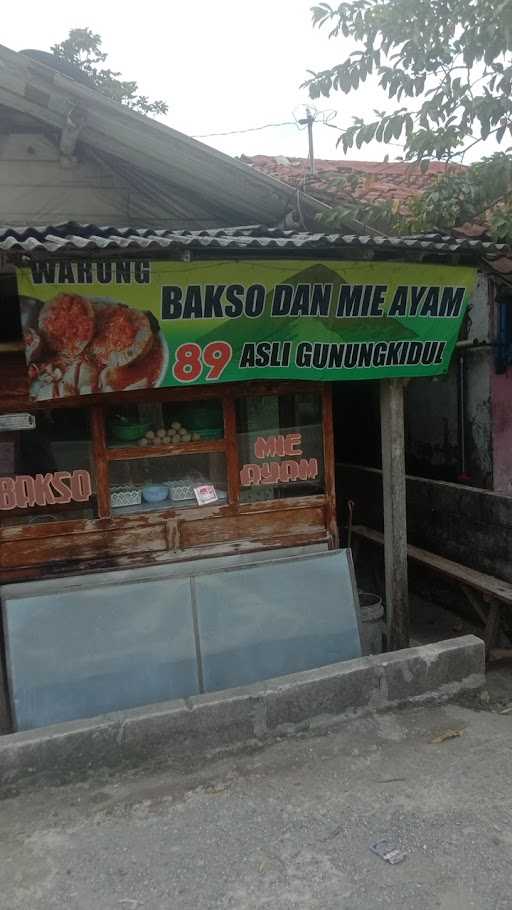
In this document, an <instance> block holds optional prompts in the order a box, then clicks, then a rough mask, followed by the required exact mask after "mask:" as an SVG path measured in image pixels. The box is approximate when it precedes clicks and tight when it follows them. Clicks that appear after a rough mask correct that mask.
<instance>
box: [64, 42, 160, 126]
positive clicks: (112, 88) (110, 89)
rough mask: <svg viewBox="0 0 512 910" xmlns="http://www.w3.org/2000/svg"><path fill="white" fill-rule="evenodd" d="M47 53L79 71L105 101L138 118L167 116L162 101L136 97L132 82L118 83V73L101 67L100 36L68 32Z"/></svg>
mask: <svg viewBox="0 0 512 910" xmlns="http://www.w3.org/2000/svg"><path fill="white" fill-rule="evenodd" d="M51 51H52V54H54V55H55V57H57V58H58V59H59V60H62V61H63V62H64V63H69V64H72V65H73V66H76V67H78V68H79V69H80V70H82V72H84V73H85V74H86V76H88V77H89V80H90V81H91V83H92V84H93V85H95V86H96V88H98V89H99V90H100V92H102V94H103V95H106V96H107V97H108V98H112V99H113V100H114V101H119V102H120V103H121V104H125V105H126V106H127V107H129V108H131V109H132V110H134V111H139V112H140V113H142V114H166V113H167V111H168V106H167V104H166V103H165V101H150V100H149V98H147V97H146V95H140V94H139V93H138V85H137V83H136V82H134V81H128V80H123V79H119V76H120V75H121V74H120V73H117V72H114V70H111V69H108V68H107V67H105V66H104V65H103V64H104V63H105V62H106V60H107V57H108V54H107V53H105V51H103V50H102V39H101V36H100V35H97V34H95V33H94V32H93V31H91V29H90V28H72V29H71V30H70V32H69V35H68V37H67V38H65V39H64V41H61V42H60V44H54V45H53V47H52V48H51Z"/></svg>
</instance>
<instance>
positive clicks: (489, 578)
mask: <svg viewBox="0 0 512 910" xmlns="http://www.w3.org/2000/svg"><path fill="white" fill-rule="evenodd" d="M352 536H354V537H355V538H357V539H358V540H369V541H371V542H372V543H377V544H380V545H381V546H384V534H382V533H381V532H380V531H374V530H373V528H367V527H365V526H364V525H354V527H353V528H352ZM407 555H408V557H409V559H412V560H413V561H414V562H416V563H419V564H420V565H422V566H426V568H428V569H431V570H433V571H434V572H438V573H439V574H440V575H443V576H444V577H445V578H449V579H451V580H452V581H454V582H457V583H458V584H459V585H460V587H461V588H462V590H463V592H464V594H465V595H466V598H467V600H468V601H469V603H470V604H471V606H472V607H473V609H474V610H475V612H476V613H477V614H478V616H479V618H480V619H481V620H482V622H483V624H484V641H485V650H486V654H487V656H488V657H494V658H499V657H512V648H506V649H503V648H494V644H495V641H496V635H497V633H498V629H499V625H500V622H501V610H502V607H512V584H509V583H508V582H507V581H502V580H501V579H500V578H495V577H494V576H493V575H486V574H485V573H484V572H477V571H476V570H475V569H468V568H467V566H462V565H460V563H458V562H452V560H451V559H446V558H445V557H444V556H437V555H436V554H435V553H429V552H428V550H422V549H420V547H413V546H412V545H411V544H408V545H407ZM354 558H355V555H354ZM486 605H487V607H488V609H487V610H486Z"/></svg>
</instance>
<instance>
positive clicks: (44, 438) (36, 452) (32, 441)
mask: <svg viewBox="0 0 512 910" xmlns="http://www.w3.org/2000/svg"><path fill="white" fill-rule="evenodd" d="M29 418H30V420H29ZM6 425H7V426H8V427H9V423H7V424H6ZM10 426H11V427H12V428H11V429H9V428H8V429H6V430H0V506H1V508H0V526H2V527H9V526H12V525H19V524H27V523H28V524H36V523H44V522H48V521H56V520H63V519H75V518H92V517H94V515H95V514H96V510H95V475H94V470H93V465H92V457H91V428H90V421H89V411H88V410H87V409H85V408H55V409H51V410H50V409H48V410H47V409H45V410H44V411H42V410H39V411H36V412H34V413H33V414H19V415H13V418H12V420H11V422H10ZM17 427H20V428H17ZM22 427H23V428H22Z"/></svg>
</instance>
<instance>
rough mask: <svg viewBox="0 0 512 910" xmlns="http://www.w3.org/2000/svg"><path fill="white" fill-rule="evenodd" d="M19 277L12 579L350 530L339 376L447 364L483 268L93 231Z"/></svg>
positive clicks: (6, 570)
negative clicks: (220, 247) (109, 242)
mask: <svg viewBox="0 0 512 910" xmlns="http://www.w3.org/2000/svg"><path fill="white" fill-rule="evenodd" d="M17 280H18V292H19V301H20V318H21V330H22V338H23V341H22V344H23V352H22V353H16V352H11V353H10V354H9V355H8V356H7V355H5V357H4V360H3V367H2V372H3V375H4V376H6V377H7V381H6V382H5V383H4V393H3V395H2V398H1V400H0V583H1V584H2V585H4V586H9V585H10V584H12V583H19V582H22V583H26V582H31V581H38V580H40V581H41V583H46V582H48V580H49V579H55V578H58V577H62V578H66V579H70V578H71V579H75V580H76V579H80V578H84V576H86V575H87V576H89V575H90V573H96V572H101V571H105V570H108V571H109V572H111V571H112V570H123V571H125V572H126V571H128V570H131V569H133V570H134V571H135V570H138V569H140V568H141V567H151V566H161V565H167V564H170V563H188V562H191V561H195V560H199V559H201V558H205V559H206V558H211V557H233V556H234V555H237V554H238V555H240V556H242V555H243V554H246V553H257V552H265V551H282V550H285V549H290V550H291V548H303V547H313V548H316V549H318V548H326V549H329V550H332V549H335V548H336V547H337V546H338V542H339V541H338V530H337V523H336V496H335V482H334V476H335V454H334V445H333V424H332V420H333V418H332V387H331V382H332V381H333V380H338V379H386V378H390V377H398V378H400V377H406V376H411V375H412V376H421V375H436V374H437V373H440V372H444V371H445V370H446V369H447V366H448V364H449V361H450V357H451V354H452V352H453V349H454V346H455V342H456V339H457V335H458V332H459V329H460V325H461V321H462V319H463V316H464V312H465V308H466V306H467V302H468V298H469V295H470V293H471V289H472V286H473V282H474V270H473V269H471V268H465V267H458V268H454V267H453V266H450V265H425V266H424V265H421V264H418V263H403V262H375V263H368V262H358V261H337V260H332V259H331V260H326V261H322V262H318V261H316V260H312V259H302V260H301V259H292V258H290V259H277V258H275V257H271V256H269V257H268V258H267V259H251V258H247V259H240V258H225V259H222V260H214V259H212V258H209V259H208V258H203V259H196V260H195V261H188V257H185V260H183V258H181V257H180V258H178V257H176V256H175V257H174V258H173V259H171V258H169V256H167V257H165V258H164V257H163V256H162V254H160V255H159V256H157V255H154V256H152V257H150V256H148V255H142V254H141V253H140V252H138V253H133V252H132V253H131V254H130V256H129V257H128V256H127V255H126V253H123V252H122V251H120V250H117V251H115V253H114V254H112V253H110V254H108V255H107V254H105V253H104V254H102V255H99V254H98V253H97V252H95V253H94V252H93V253H91V252H81V253H78V252H77V251H76V250H75V251H73V253H68V254H67V255H65V256H62V255H61V256H60V258H59V257H58V256H56V255H54V256H48V255H47V254H46V255H45V256H42V255H41V253H40V252H39V253H38V254H37V255H32V256H31V257H26V256H25V257H24V258H20V257H18V260H17ZM22 358H23V359H22ZM347 431H349V428H347ZM4 590H5V588H4Z"/></svg>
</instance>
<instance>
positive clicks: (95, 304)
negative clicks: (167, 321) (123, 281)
mask: <svg viewBox="0 0 512 910" xmlns="http://www.w3.org/2000/svg"><path fill="white" fill-rule="evenodd" d="M21 312H22V325H23V336H24V341H25V352H26V357H27V364H28V371H29V378H30V394H31V397H32V398H33V399H35V400H36V401H44V400H47V399H51V398H63V397H66V396H70V395H92V394H94V393H96V392H118V391H128V390H131V389H149V388H153V387H155V386H158V385H159V384H160V382H161V381H162V379H163V376H164V374H165V368H166V357H167V346H166V344H165V341H164V340H163V339H162V337H161V335H160V327H159V325H158V321H157V320H156V319H155V317H154V316H153V314H152V313H149V312H143V311H141V310H134V309H132V308H131V307H129V306H127V305H126V304H123V303H117V302H115V301H109V300H104V299H100V300H98V299H94V298H93V299H88V298H86V297H80V296H79V295H77V294H57V296H56V297H54V298H53V299H52V300H49V301H48V302H47V303H43V302H42V301H37V300H31V299H28V298H25V299H22V302H21Z"/></svg>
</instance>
